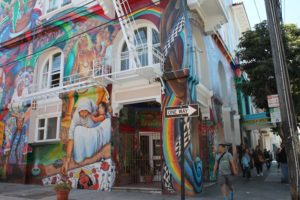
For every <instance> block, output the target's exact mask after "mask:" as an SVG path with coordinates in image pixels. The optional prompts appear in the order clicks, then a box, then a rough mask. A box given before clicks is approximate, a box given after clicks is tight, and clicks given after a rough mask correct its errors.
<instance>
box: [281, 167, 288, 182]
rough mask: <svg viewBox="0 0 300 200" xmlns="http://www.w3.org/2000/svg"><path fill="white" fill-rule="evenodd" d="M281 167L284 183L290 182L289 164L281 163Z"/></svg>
mask: <svg viewBox="0 0 300 200" xmlns="http://www.w3.org/2000/svg"><path fill="white" fill-rule="evenodd" d="M280 166H281V173H282V176H283V178H282V181H283V182H288V180H289V178H288V177H289V171H288V165H287V163H280Z"/></svg>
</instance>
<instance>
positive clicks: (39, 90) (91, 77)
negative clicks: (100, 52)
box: [12, 46, 164, 103]
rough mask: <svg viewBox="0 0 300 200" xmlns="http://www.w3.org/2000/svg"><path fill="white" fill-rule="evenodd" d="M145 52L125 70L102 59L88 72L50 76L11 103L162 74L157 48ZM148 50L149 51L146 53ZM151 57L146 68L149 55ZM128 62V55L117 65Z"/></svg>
mask: <svg viewBox="0 0 300 200" xmlns="http://www.w3.org/2000/svg"><path fill="white" fill-rule="evenodd" d="M144 49H146V50H143V51H140V52H139V54H138V55H139V57H140V59H141V63H144V64H145V65H142V66H141V67H137V66H132V67H130V68H128V69H117V68H116V67H114V68H113V67H112V66H110V65H107V64H106V63H107V62H106V60H103V59H102V60H100V59H95V60H94V61H93V67H92V69H88V70H86V71H82V72H81V73H76V74H72V75H70V76H64V77H63V78H62V80H61V78H60V76H57V77H53V78H52V79H51V81H50V83H49V84H48V85H49V86H48V87H44V88H43V87H42V84H40V83H37V84H31V85H30V86H28V87H27V88H26V92H23V94H22V96H19V97H14V98H13V99H12V103H16V102H24V101H28V100H33V99H35V100H39V99H47V98H51V97H58V96H59V94H60V93H65V92H69V91H72V90H78V89H85V88H88V87H91V86H95V85H102V86H106V85H107V84H111V83H118V82H119V81H120V80H126V81H132V80H133V79H132V77H133V76H135V77H137V78H142V79H148V80H150V79H152V78H156V77H159V76H161V75H162V72H163V69H162V62H163V61H164V58H163V56H162V54H161V53H160V51H159V49H158V46H153V47H147V48H144ZM149 49H151V51H150V50H149ZM148 53H150V56H152V58H151V59H150V60H152V63H151V64H150V65H149V62H148V61H149V59H148V58H149V54H148ZM126 60H128V62H129V60H130V55H129V54H128V55H123V57H122V58H121V62H125V61H126Z"/></svg>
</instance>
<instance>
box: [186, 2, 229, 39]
mask: <svg viewBox="0 0 300 200" xmlns="http://www.w3.org/2000/svg"><path fill="white" fill-rule="evenodd" d="M187 3H188V6H189V8H190V9H191V10H195V11H196V12H197V13H198V14H199V16H200V17H201V18H202V20H203V22H204V31H205V33H207V34H212V33H213V32H214V31H216V30H217V29H219V28H221V26H222V25H223V24H225V23H227V22H228V17H227V14H226V10H225V8H224V4H223V2H222V0H187Z"/></svg>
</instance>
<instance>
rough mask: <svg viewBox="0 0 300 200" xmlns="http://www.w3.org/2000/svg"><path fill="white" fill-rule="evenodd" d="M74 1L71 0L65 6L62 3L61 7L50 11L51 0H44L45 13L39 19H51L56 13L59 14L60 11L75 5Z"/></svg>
mask: <svg viewBox="0 0 300 200" xmlns="http://www.w3.org/2000/svg"><path fill="white" fill-rule="evenodd" d="M58 1H60V0H58ZM73 2H74V0H71V2H70V3H69V4H66V5H64V6H61V5H60V7H58V8H57V9H55V10H52V11H50V12H48V9H49V0H44V5H45V7H44V10H43V15H42V16H40V18H39V19H40V20H45V19H49V18H51V17H52V16H54V15H56V14H58V13H60V12H62V11H64V10H67V9H69V8H72V7H74V3H73Z"/></svg>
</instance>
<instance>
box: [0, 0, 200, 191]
mask: <svg viewBox="0 0 300 200" xmlns="http://www.w3.org/2000/svg"><path fill="white" fill-rule="evenodd" d="M145 5H152V6H145ZM132 7H134V9H133V10H134V12H133V15H134V17H135V18H136V19H143V20H145V19H147V20H148V21H151V22H152V23H153V24H155V25H156V26H157V27H159V26H161V27H163V28H161V29H160V31H161V41H162V48H163V50H164V54H165V56H166V62H165V69H164V70H165V75H164V76H165V77H164V78H165V80H166V86H167V87H166V94H165V96H164V102H163V106H162V107H163V108H165V107H166V106H176V105H179V104H181V103H183V104H186V103H193V102H196V94H195V85H196V84H197V81H198V80H197V78H196V73H195V67H194V66H192V65H191V64H189V63H193V62H192V59H193V58H192V54H191V53H190V49H189V48H191V47H192V43H191V35H189V34H190V33H191V32H192V31H191V30H190V26H189V20H188V19H189V18H188V13H187V12H186V10H185V7H186V5H185V1H180V0H173V1H162V3H161V4H157V5H155V6H153V2H152V1H151V0H142V1H135V2H134V1H133V6H132ZM162 8H164V9H162ZM41 10H44V7H43V5H42V4H41V2H40V1H38V0H11V1H10V0H4V1H1V2H0V42H4V41H7V40H9V39H11V38H14V37H16V36H20V37H21V38H22V40H20V41H18V43H15V44H13V45H6V44H5V45H4V46H2V47H1V51H0V103H1V106H0V109H1V112H0V121H2V122H3V123H4V124H5V128H4V130H5V134H4V140H3V142H2V143H3V145H2V149H1V151H0V153H1V163H0V169H1V170H0V172H2V176H1V177H2V178H6V177H9V178H15V180H17V179H18V180H21V181H23V182H24V180H23V179H24V177H26V179H28V180H26V182H32V183H38V184H47V185H48V184H54V183H57V182H59V181H69V182H70V184H72V186H73V187H74V188H82V189H100V190H110V189H111V187H112V185H113V183H114V177H115V166H114V163H113V161H112V158H111V149H112V147H111V137H112V135H111V132H112V130H111V112H112V111H111V108H110V100H109V96H110V92H111V91H110V89H108V88H104V87H91V88H87V89H84V90H78V91H72V92H68V93H65V94H63V95H61V99H62V103H63V106H62V110H63V113H62V117H61V127H60V142H56V143H54V144H37V145H36V146H34V147H33V150H32V153H30V154H28V155H27V153H28V152H27V150H28V147H27V146H28V144H27V139H28V138H27V137H28V133H27V132H28V127H29V115H30V111H31V107H30V103H31V102H29V103H27V102H26V104H25V105H22V106H20V105H19V103H16V101H17V100H18V99H19V98H20V97H22V96H24V95H27V94H31V93H32V92H36V88H35V87H34V85H36V84H38V82H37V80H38V78H35V76H37V72H38V71H39V70H38V67H39V66H38V64H37V63H38V60H39V58H40V56H41V55H43V54H45V53H47V52H48V50H51V49H53V48H55V49H59V50H61V51H62V52H63V58H64V59H63V68H64V70H63V73H62V74H63V84H64V85H66V84H72V83H75V82H77V81H78V80H85V79H86V78H87V77H89V76H90V75H91V69H92V68H93V64H95V62H97V63H98V64H99V63H100V64H99V65H101V70H100V71H98V72H96V73H99V74H101V73H110V72H111V71H112V59H113V52H112V43H113V41H114V39H115V37H116V35H117V34H118V33H119V31H120V26H119V22H118V20H116V19H115V20H112V19H110V18H109V17H107V16H105V15H104V12H103V10H102V9H101V7H100V6H99V5H93V6H91V7H74V8H72V9H66V10H64V11H62V12H60V13H58V14H56V15H54V16H52V17H51V18H50V19H47V20H44V21H43V22H41V21H40V20H39V17H40V16H41ZM161 14H163V15H162V16H161ZM64 15H65V16H67V17H65V18H63V17H61V16H64ZM53 19H55V20H53ZM40 23H41V24H42V25H40V26H37V24H40ZM37 27H39V28H40V29H38V30H37V31H36V30H35V29H32V28H37ZM29 30H31V31H29ZM34 30H35V31H34ZM27 31H28V32H27ZM25 32H26V34H25V35H22V33H25ZM94 73H95V72H94ZM187 91H190V92H187ZM14 102H15V103H14ZM18 106H19V108H18V110H17V111H15V110H13V107H18ZM148 117H150V116H145V117H144V118H143V119H142V121H141V123H143V125H144V126H145V127H148V126H149V127H153V126H157V125H158V124H159V123H155V124H152V122H150V121H149V119H148ZM22 119H23V120H22ZM157 119H158V118H155V120H157ZM162 121H163V127H164V128H163V134H162V137H163V156H164V167H163V186H164V189H166V190H167V191H169V192H175V191H178V190H179V187H180V182H181V180H180V171H181V169H180V166H179V162H180V152H179V150H178V148H177V146H178V144H179V139H180V138H179V136H180V132H179V127H185V129H184V130H185V137H186V138H185V139H186V141H187V143H186V144H185V151H184V154H185V160H186V162H185V173H186V176H187V179H186V182H185V186H186V191H187V192H188V193H189V194H194V193H196V192H200V191H201V189H202V164H201V160H200V158H199V155H197V151H196V149H197V146H199V145H198V144H197V143H196V141H197V140H196V139H194V140H193V139H192V138H193V137H194V135H196V134H194V131H195V130H194V129H195V128H194V127H197V120H191V119H184V124H182V123H181V122H180V120H173V119H163V120H162ZM21 122H22V123H21ZM0 134H1V131H0ZM0 136H1V135H0ZM11 152H13V153H11ZM25 165H26V166H25ZM25 168H27V175H26V176H24V171H25ZM12 170H16V172H18V173H14V176H15V177H12V176H11V172H12ZM19 172H20V173H19Z"/></svg>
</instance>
